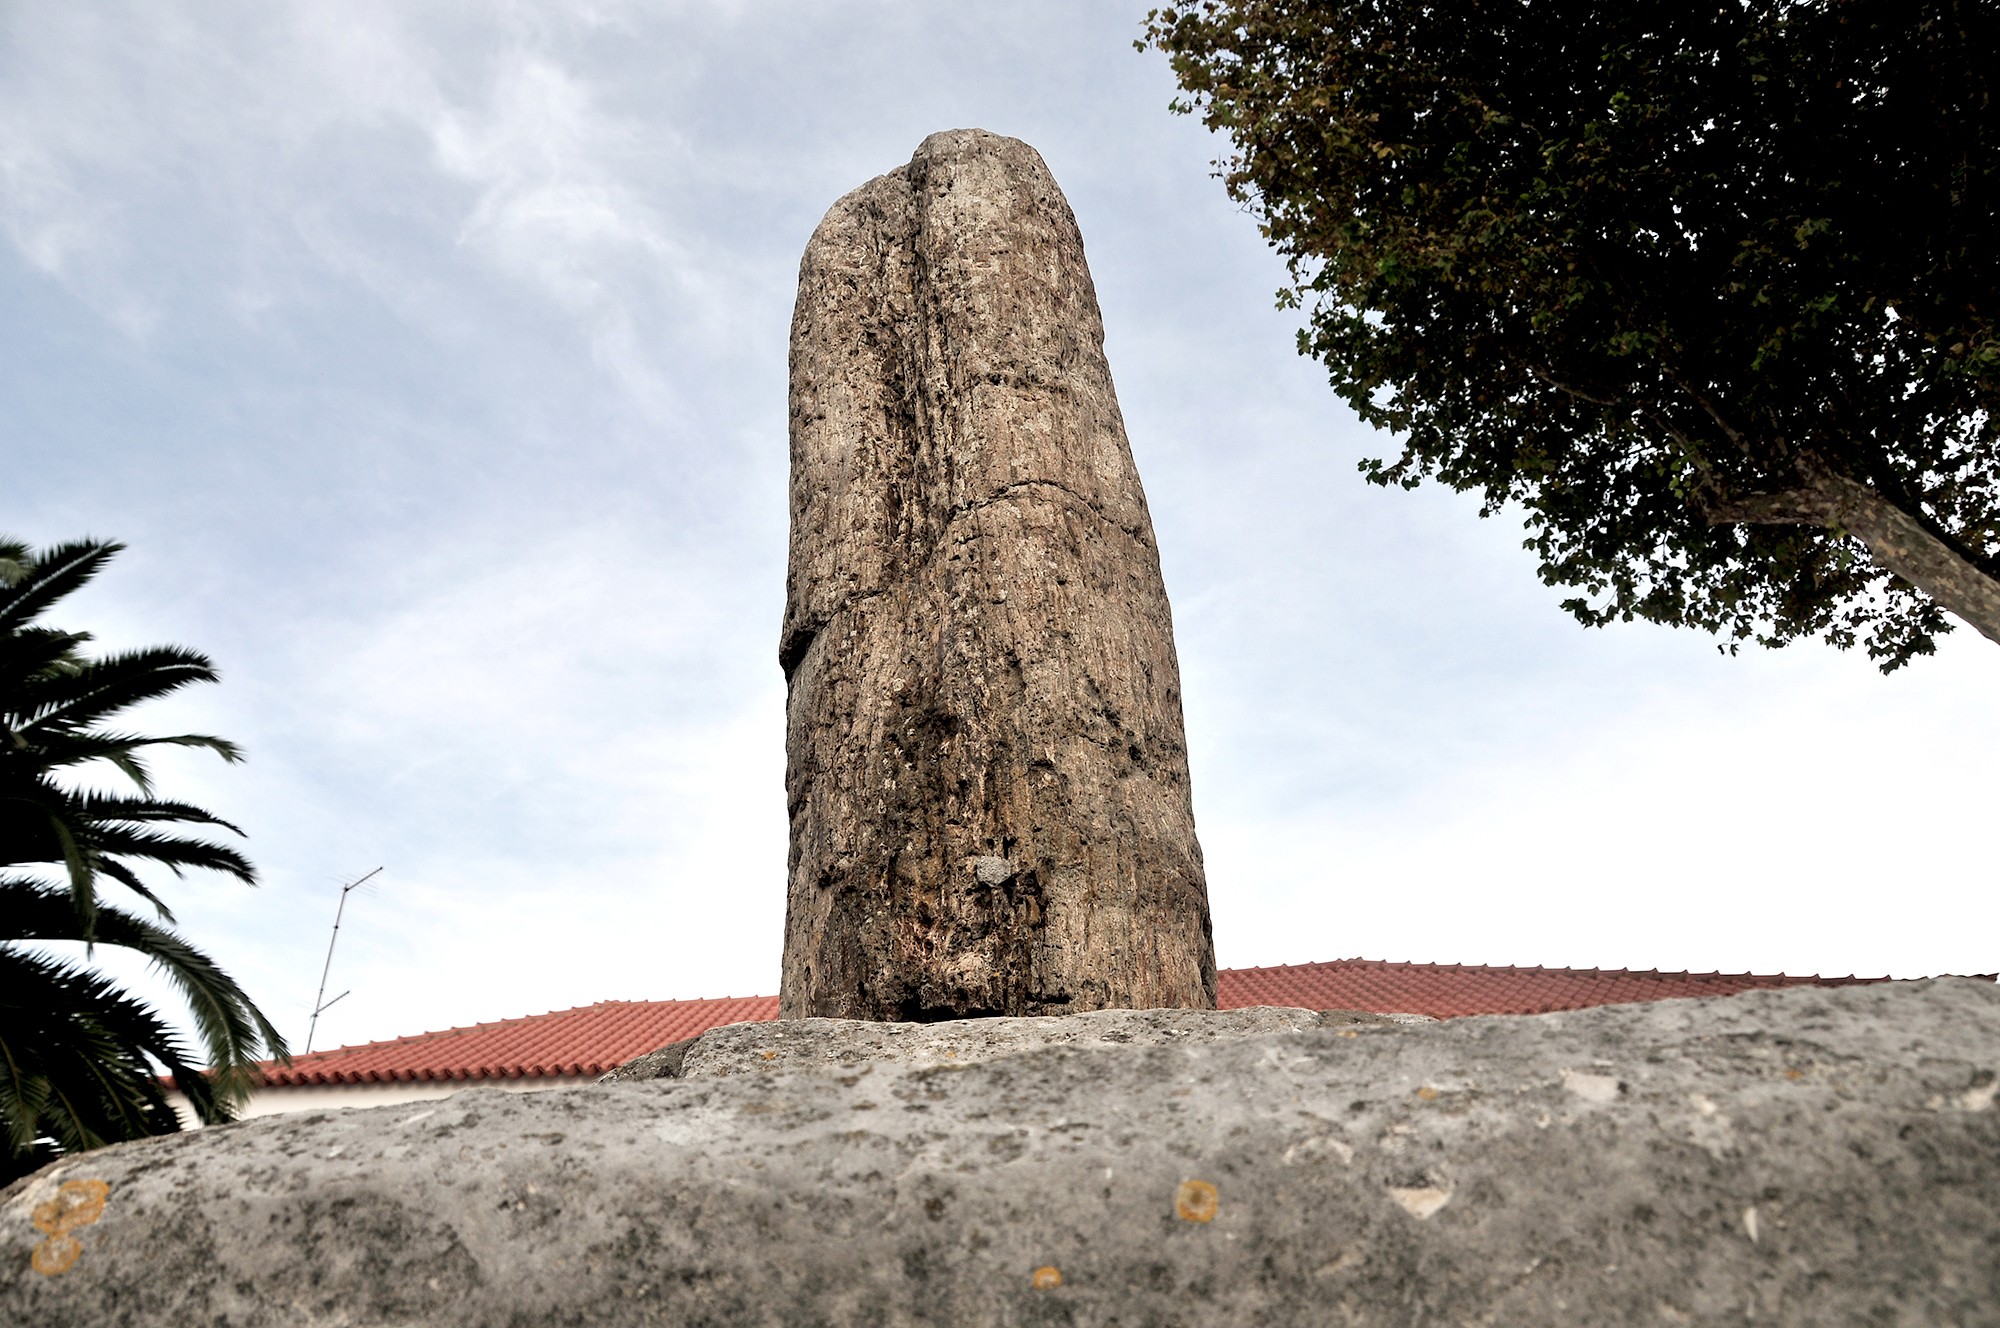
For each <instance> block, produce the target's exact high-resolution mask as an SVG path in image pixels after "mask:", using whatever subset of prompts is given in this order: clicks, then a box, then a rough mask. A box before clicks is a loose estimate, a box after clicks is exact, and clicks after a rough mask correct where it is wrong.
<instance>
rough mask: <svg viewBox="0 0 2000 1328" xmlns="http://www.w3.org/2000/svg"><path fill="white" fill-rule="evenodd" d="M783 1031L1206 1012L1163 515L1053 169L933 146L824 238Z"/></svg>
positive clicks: (852, 207) (816, 279)
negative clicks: (786, 1025) (1121, 404)
mask: <svg viewBox="0 0 2000 1328" xmlns="http://www.w3.org/2000/svg"><path fill="white" fill-rule="evenodd" d="M791 462H792V473H791V561H790V570H789V574H788V579H787V583H786V604H785V621H784V628H783V634H782V638H781V642H780V646H779V661H780V663H781V664H782V665H783V667H784V670H785V676H786V680H787V684H788V688H789V700H788V705H787V718H786V755H787V767H786V789H787V794H788V798H789V805H790V814H791V859H790V877H789V880H790V884H789V893H788V908H787V913H786V921H785V955H784V973H783V979H782V982H781V984H780V989H779V1000H780V1003H781V1007H782V1009H783V1011H784V1013H785V1015H786V1016H787V1017H789V1018H802V1017H806V1016H824V1017H834V1018H861V1019H884V1020H905V1019H907V1020H918V1021H929V1020H938V1019H950V1018H960V1017H966V1016H975V1015H1033V1014H1066V1013H1071V1012H1074V1011H1079V1010H1093V1009H1106V1008H1128V1009H1131V1008H1136V1009H1145V1008H1149V1007H1154V1006H1180V1007H1195V1008H1213V1007H1214V1005H1215V957H1214V950H1213V946H1212V944H1211V942H1210V939H1209V911H1208V889H1207V884H1206V879H1205V877H1204V875H1203V870H1202V860H1201V847H1200V845H1199V844H1198V843H1197V842H1196V840H1195V832H1194V813H1193V810H1192V805H1191V803H1190V801H1189V791H1188V766H1187V744H1186V740H1185V738H1184V736H1183V733H1182V723H1181V691H1180V668H1179V664H1178V662H1177V661H1176V658H1175V654H1174V641H1173V623H1172V617H1171V614H1170V612H1169V610H1168V607H1167V596H1166V588H1165V585H1164V583H1163V582H1162V580H1161V577H1160V563H1159V555H1158V551H1157V550H1156V548H1155V546H1154V540H1153V526H1152V518H1151V517H1150V516H1149V515H1148V513H1147V510H1146V499H1145V494H1144V493H1143V492H1142V490H1141V489H1140V486H1139V473H1138V470H1137V469H1136V468H1135V467H1134V465H1133V462H1132V452H1131V448H1130V446H1129V445H1128V443H1127V442H1126V437H1125V426H1124V422H1123V419H1122V417H1121V415H1120V413H1119V409H1118V399H1117V395H1116V393H1115V392H1114V390H1113V388H1112V383H1111V370H1110V367H1109V366H1108V364H1107V363H1106V361H1105V357H1104V328H1103V322H1102V319H1101V317H1100V316H1099V312H1098V307H1097V295H1096V291H1095V289H1094V288H1093V286H1092V284H1091V280H1090V270H1089V268H1088V267H1087V266H1086V265H1085V262H1084V255H1083V239H1082V236H1081V235H1080V233H1079V232H1078V230H1077V226H1076V219H1075V218H1074V217H1073V216H1072V215H1071V213H1070V209H1069V205H1068V203H1067V202H1066V201H1065V200H1064V198H1063V196H1062V191H1061V190H1060V189H1058V188H1057V187H1056V182H1055V180H1054V178H1053V177H1051V176H1050V174H1049V171H1048V167H1047V166H1045V165H1044V164H1043V162H1042V159H1041V157H1040V156H1039V155H1037V154H1036V152H1035V150H1034V149H1033V148H1031V147H1029V146H1028V145H1027V144H1025V143H1022V142H1020V141H1018V140H1016V139H1011V138H1002V137H1000V136H999V135H997V134H989V133H985V132H984V131H981V130H971V129H968V130H954V131H952V132H949V133H942V134H933V135H932V136H931V137H929V138H927V139H925V140H924V142H923V144H922V145H921V146H920V147H919V148H918V149H917V151H916V154H915V155H914V156H913V157H912V158H911V159H910V162H909V164H908V165H906V166H903V167H901V168H900V169H898V170H895V171H892V172H891V173H889V174H887V175H884V176H881V177H880V178H878V179H875V180H872V181H870V182H869V183H867V184H865V185H863V186H862V187H861V188H859V189H857V190H855V191H854V192H853V193H851V194H849V195H847V197H845V198H843V199H841V200H840V201H839V202H837V203H835V204H834V206H833V208H832V209H831V210H830V211H829V212H828V213H827V215H826V218H825V220H823V221H822V222H821V223H820V225H819V228H818V229H817V230H816V231H815V232H814V233H813V237H812V240H811V242H810V243H809V244H808V245H807V247H806V252H805V257H804V260H803V262H802V263H801V265H800V270H799V293H798V303H797V306H796V308H795V311H794V314H793V320H792V347H791Z"/></svg>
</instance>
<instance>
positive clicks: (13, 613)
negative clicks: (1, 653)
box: [0, 539, 125, 632]
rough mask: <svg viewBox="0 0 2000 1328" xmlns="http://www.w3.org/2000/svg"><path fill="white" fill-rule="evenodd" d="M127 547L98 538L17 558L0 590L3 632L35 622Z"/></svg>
mask: <svg viewBox="0 0 2000 1328" xmlns="http://www.w3.org/2000/svg"><path fill="white" fill-rule="evenodd" d="M124 548H125V546H124V545H123V544H117V543H106V542H103V541H99V540H88V539H86V540H74V541H71V542H70V543H68V544H58V545H55V546H54V547H52V548H47V549H44V550H42V551H41V553H40V554H37V555H33V556H31V557H28V558H25V559H20V560H17V567H18V570H17V571H16V572H15V574H14V575H13V579H12V580H11V582H10V583H8V584H7V585H6V586H5V588H4V590H0V632H11V631H13V630H14V629H16V628H18V627H25V626H27V625H28V624H29V623H31V622H33V621H34V620H35V618H36V617H38V616H39V615H40V614H41V612H42V610H44V609H46V608H48V606H49V605H51V604H53V603H55V602H56V601H57V600H59V599H61V598H62V597H63V596H64V595H67V594H69V593H70V592H71V591H73V590H75V589H77V588H78V587H79V586H82V585H84V584H85V583H87V582H88V581H89V580H90V579H91V578H92V577H94V576H96V575H97V574H98V573H99V572H100V571H102V570H103V568H104V564H106V563H108V562H110V561H111V559H112V558H113V557H114V556H115V555H116V554H118V553H120V552H122V551H123V550H124ZM22 551H23V552H24V553H25V552H26V550H25V548H23V550H22Z"/></svg>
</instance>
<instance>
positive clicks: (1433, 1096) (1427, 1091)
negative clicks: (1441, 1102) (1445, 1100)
mask: <svg viewBox="0 0 2000 1328" xmlns="http://www.w3.org/2000/svg"><path fill="white" fill-rule="evenodd" d="M1437 1095H1438V1091H1437V1089H1435V1088H1432V1087H1431V1086H1430V1085H1429V1084H1425V1085H1424V1086H1423V1087H1422V1088H1419V1089H1418V1090H1417V1096H1418V1097H1420V1098H1422V1099H1423V1100H1424V1101H1426V1102H1435V1101H1437Z"/></svg>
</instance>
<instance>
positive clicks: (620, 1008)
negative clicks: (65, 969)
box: [264, 959, 1887, 1086]
mask: <svg viewBox="0 0 2000 1328" xmlns="http://www.w3.org/2000/svg"><path fill="white" fill-rule="evenodd" d="M1216 978H1217V983H1216V986H1217V992H1218V996H1219V1001H1218V1003H1219V1004H1220V1005H1221V1006H1222V1008H1223V1009H1225V1010H1236V1009H1241V1008H1243V1007H1245V1006H1250V1005H1290V1006H1299V1007H1303V1008H1305V1009H1309V1010H1373V1011H1376V1012H1377V1013H1381V1014H1428V1015H1434V1016H1436V1017H1437V1018H1440V1019H1452V1018H1457V1017H1459V1016H1461V1015H1475V1014H1544V1013H1547V1012H1548V1011H1551V1010H1579V1009H1582V1008H1584V1007H1585V1006H1591V1005H1617V1004H1621V1003H1624V1002H1630V1001H1659V1000H1666V999H1668V998H1670V997H1675V996H1729V995H1734V994H1735V993H1736V992H1739V991H1748V990H1750V989H1751V988H1753V987H1797V986H1820V987H1843V986H1848V985H1851V984H1854V983H1858V982H1883V981H1887V979H1885V978H1853V977H1847V978H1821V977H1787V976H1785V975H1783V974H1773V975H1768V976H1767V975H1758V974H1752V973H1654V972H1647V973H1632V972H1627V971H1625V970H1623V969H1614V970H1602V969H1594V968H1486V967H1481V966H1478V965H1473V964H1389V963H1383V962H1381V961H1379V960H1373V959H1336V960H1334V961H1332V962H1331V963H1324V964H1287V965H1283V966H1280V967H1277V968H1232V969H1224V970H1223V971H1222V972H1220V973H1218V974H1217V975H1216ZM777 1017H778V998H777V997H775V996H745V997H728V998H724V999H721V1000H706V1001H600V1002H598V1003H597V1004H596V1005H585V1006H579V1007H578V1008H576V1009H574V1010H557V1011H556V1012H555V1013H553V1014H541V1015H530V1016H528V1017H526V1018H522V1019H503V1020H501V1021H499V1022H498V1023H492V1024H473V1025H472V1026H470V1027H469V1028H448V1029H445V1030H443V1031H442V1032H437V1033H419V1034H418V1035H416V1036H415V1037H405V1038H396V1039H393V1040H392V1041H388V1042H370V1043H366V1044H365V1045H362V1046H357V1047H341V1048H339V1049H337V1050H334V1051H316V1052H314V1053H313V1054H312V1055H310V1056H300V1057H298V1058H296V1059H295V1060H293V1062H292V1064H291V1066H290V1068H288V1069H280V1068H277V1067H275V1066H267V1068H266V1069H265V1072H264V1082H265V1083H266V1084H267V1085H272V1086H297V1085H305V1084H377V1083H424V1082H434V1081H439V1080H446V1081H449V1080H475V1079H538V1078H560V1077H573V1076H580V1075H591V1076H595V1075H599V1074H603V1073H604V1072H605V1071H606V1070H609V1069H612V1068H613V1067H615V1066H618V1065H621V1064H623V1063H624V1062H626V1061H628V1060H631V1059H632V1058H633V1057H634V1056H639V1055H643V1054H644V1053H646V1052H649V1051H652V1050H653V1049H655V1048H656V1047H664V1046H666V1045H667V1044H668V1043H669V1042H678V1041H680V1040H681V1039H682V1038H690V1037H694V1036H695V1035H696V1034H698V1033H703V1032H706V1031H707V1030H708V1029H711V1028H715V1027H718V1026H719V1025H722V1024H736V1023H750V1022H758V1021H762V1020H768V1019H776V1018H777Z"/></svg>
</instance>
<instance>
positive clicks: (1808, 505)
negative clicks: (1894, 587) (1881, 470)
mask: <svg viewBox="0 0 2000 1328" xmlns="http://www.w3.org/2000/svg"><path fill="white" fill-rule="evenodd" d="M1801 469H1802V471H1803V472H1804V478H1805V481H1806V482H1805V484H1804V485H1803V486H1802V487H1800V488H1798V489H1792V490H1788V491H1786V492H1783V493H1771V494H1757V495H1753V496H1749V497H1744V498H1720V499H1715V500H1711V501H1708V502H1707V503H1705V505H1704V512H1705V515H1706V517H1707V520H1708V522H1709V524H1711V525H1724V524H1733V523H1744V524H1749V525H1809V526H1822V527H1825V528H1827V529H1829V530H1840V531H1845V532H1847V533H1848V534H1851V535H1854V536H1855V537H1857V538H1858V539H1860V541H1861V542H1862V543H1863V544H1865V545H1867V546H1868V552H1869V555H1870V556H1871V557H1873V558H1874V559H1875V562H1876V564H1877V565H1878V566H1880V567H1882V568H1883V569H1884V570H1886V571H1889V572H1893V573H1895V574H1896V575H1897V576H1900V577H1901V578H1903V580H1905V581H1907V582H1909V583H1910V584H1911V585H1913V586H1915V587H1916V588H1917V589H1919V590H1921V591H1923V592H1924V593H1925V594H1926V595H1929V596H1930V597H1931V598H1932V599H1934V600H1936V601H1937V602H1938V603H1939V604H1940V605H1942V606H1944V607H1945V608H1946V609H1948V610H1950V611H1951V612H1952V613H1955V614H1957V615H1958V616H1959V617H1960V618H1962V619H1964V620H1965V621H1966V622H1968V623H1970V624H1972V626H1973V627H1974V628H1975V629H1977V630H1978V632H1979V633H1980V634H1981V635H1982V636H1984V637H1986V638H1987V639H1988V640H1990V641H1994V642H2000V581H1996V580H1995V579H1994V578H1993V577H1991V576H1989V575H1987V574H1986V573H1985V572H1983V571H1981V570H1980V569H1979V568H1978V567H1976V566H1974V565H1973V564H1972V563H1971V562H1970V561H1968V560H1967V559H1966V558H1965V556H1964V555H1963V554H1961V553H1960V552H1959V551H1958V550H1956V549H1954V548H1952V547H1951V545H1949V544H1947V543H1945V541H1943V540H1941V539H1939V538H1938V537H1937V536H1936V535H1934V534H1932V533H1931V531H1929V530H1928V529H1926V528H1925V527H1924V524H1923V523H1922V522H1921V521H1918V520H1917V519H1916V518H1915V517H1913V516H1911V515H1910V514H1909V513H1908V512H1905V511H1904V510H1903V509H1902V508H1900V507H1898V506H1896V504H1894V503H1892V502H1890V501H1889V500H1888V499H1887V498H1884V497H1883V496H1882V495H1881V494H1880V493H1879V492H1877V491H1876V490H1874V489H1872V488H1870V487H1869V486H1867V485H1866V484H1863V483H1861V482H1860V481H1859V480H1855V479H1850V478H1849V477H1848V476H1846V475H1842V474H1840V473H1839V472H1837V471H1835V470H1833V469H1831V468H1830V467H1828V466H1826V465H1824V464H1822V463H1817V462H1813V461H1808V462H1807V463H1806V464H1804V465H1802V467H1801Z"/></svg>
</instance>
